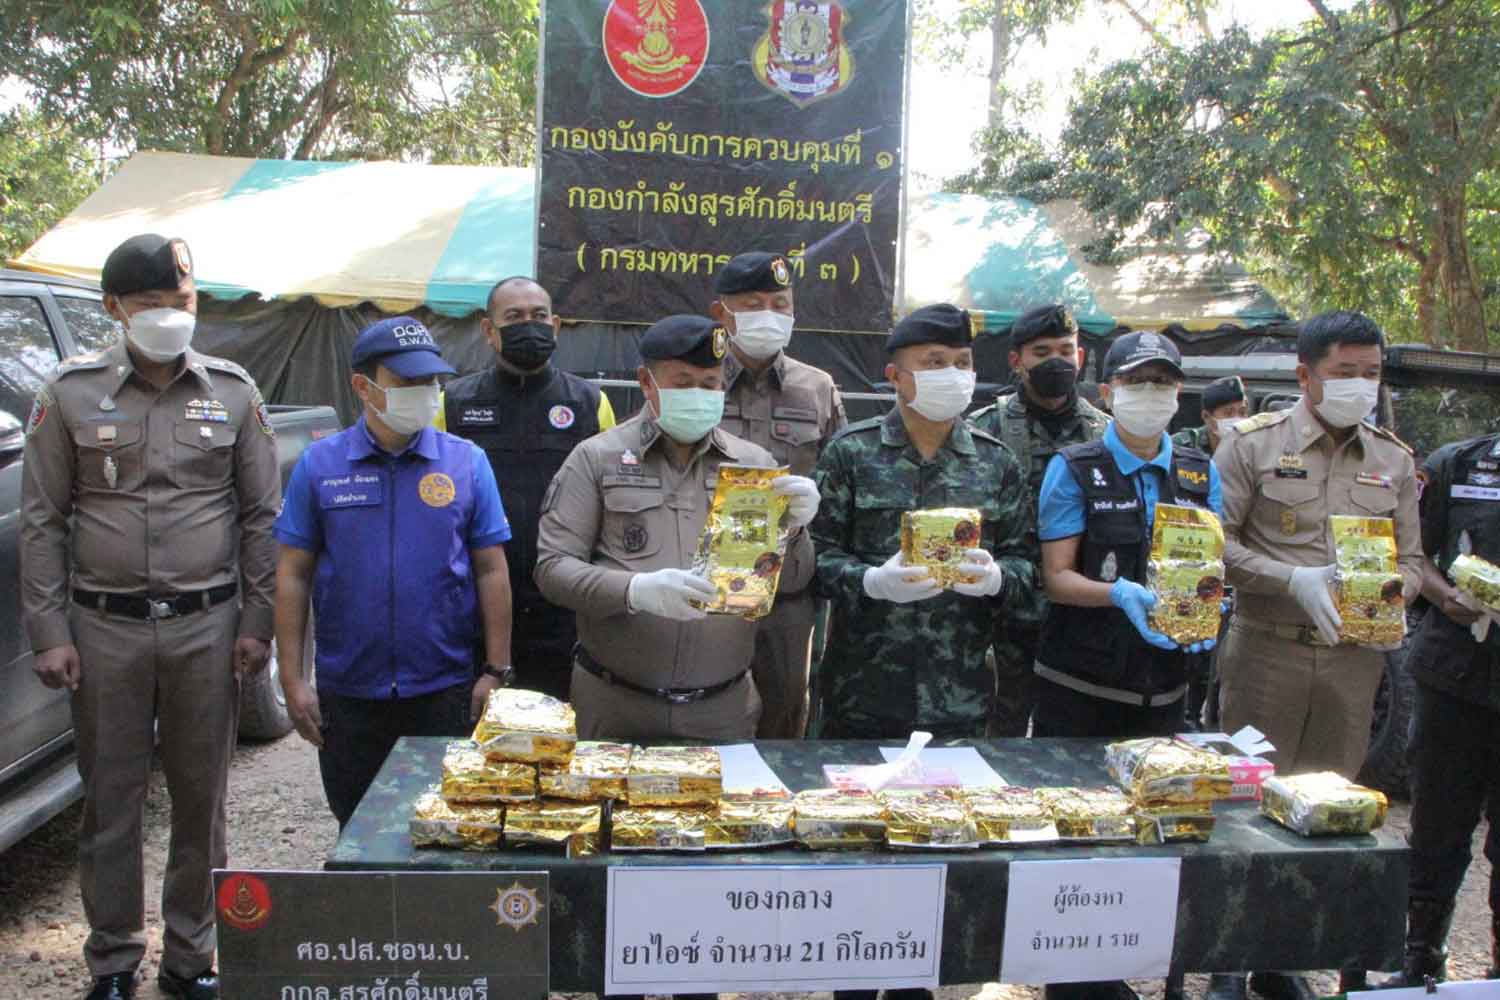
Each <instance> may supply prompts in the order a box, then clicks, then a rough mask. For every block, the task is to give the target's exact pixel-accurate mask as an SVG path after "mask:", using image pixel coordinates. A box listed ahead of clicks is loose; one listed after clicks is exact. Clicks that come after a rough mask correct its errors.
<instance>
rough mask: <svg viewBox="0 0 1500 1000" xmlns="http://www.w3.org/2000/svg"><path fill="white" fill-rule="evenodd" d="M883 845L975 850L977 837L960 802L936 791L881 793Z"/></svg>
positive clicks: (913, 789)
mask: <svg viewBox="0 0 1500 1000" xmlns="http://www.w3.org/2000/svg"><path fill="white" fill-rule="evenodd" d="M876 798H877V799H878V800H879V801H880V804H881V805H882V806H884V807H885V842H886V843H887V844H889V845H890V846H891V847H906V848H932V847H936V848H955V847H978V846H979V834H978V832H977V831H976V830H975V829H974V821H973V820H972V819H971V818H970V817H969V810H968V808H967V807H966V806H965V805H964V803H963V801H962V800H961V799H957V798H955V797H953V796H952V795H949V794H948V793H947V792H945V791H941V790H939V789H935V788H909V789H896V790H892V791H886V792H881V793H880V794H879V795H878V796H876Z"/></svg>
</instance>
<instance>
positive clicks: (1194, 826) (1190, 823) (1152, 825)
mask: <svg viewBox="0 0 1500 1000" xmlns="http://www.w3.org/2000/svg"><path fill="white" fill-rule="evenodd" d="M1213 832H1214V807H1213V806H1211V805H1209V804H1208V803H1206V802H1204V803H1200V804H1197V805H1185V804H1180V803H1179V804H1174V805H1166V806H1140V807H1137V808H1136V811H1135V839H1136V843H1138V844H1176V843H1199V844H1203V843H1207V842H1208V838H1209V837H1210V836H1212V835H1213Z"/></svg>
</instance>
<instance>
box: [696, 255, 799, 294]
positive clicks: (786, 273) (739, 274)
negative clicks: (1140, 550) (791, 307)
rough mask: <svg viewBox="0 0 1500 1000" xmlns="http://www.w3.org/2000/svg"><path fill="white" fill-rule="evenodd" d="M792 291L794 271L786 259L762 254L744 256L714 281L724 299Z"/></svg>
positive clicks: (732, 262) (730, 264)
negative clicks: (741, 294) (747, 293)
mask: <svg viewBox="0 0 1500 1000" xmlns="http://www.w3.org/2000/svg"><path fill="white" fill-rule="evenodd" d="M791 287H792V271H791V268H789V267H787V264H786V258H785V257H782V256H781V255H780V254H774V253H765V252H763V251H759V250H756V251H753V252H751V253H742V254H740V255H739V256H737V257H735V258H734V259H733V260H731V261H730V262H729V263H728V264H725V265H724V268H723V270H721V271H720V272H719V273H718V274H717V275H716V276H715V277H714V291H715V292H717V293H718V294H720V295H736V294H738V293H740V292H779V291H782V290H783V289H787V288H791Z"/></svg>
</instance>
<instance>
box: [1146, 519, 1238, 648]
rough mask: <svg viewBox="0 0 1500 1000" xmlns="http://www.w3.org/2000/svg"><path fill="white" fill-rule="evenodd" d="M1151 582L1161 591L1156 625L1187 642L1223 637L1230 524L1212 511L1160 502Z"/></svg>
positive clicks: (1150, 565)
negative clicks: (1221, 608) (1227, 526)
mask: <svg viewBox="0 0 1500 1000" xmlns="http://www.w3.org/2000/svg"><path fill="white" fill-rule="evenodd" d="M1146 586H1147V587H1149V588H1150V589H1151V592H1152V593H1153V594H1155V595H1156V607H1154V608H1152V609H1151V627H1152V628H1154V629H1155V630H1156V631H1158V632H1160V633H1161V634H1162V635H1165V636H1166V637H1167V638H1168V639H1171V640H1172V641H1173V642H1175V643H1177V644H1178V645H1181V646H1186V645H1189V644H1191V643H1195V642H1203V641H1204V640H1207V639H1216V638H1218V635H1219V621H1220V618H1221V615H1220V611H1219V602H1220V601H1222V600H1223V599H1224V528H1223V526H1222V525H1220V524H1219V519H1218V518H1217V517H1215V516H1214V515H1213V513H1212V512H1211V511H1207V510H1200V509H1199V508H1197V507H1179V506H1177V505H1175V504H1168V503H1159V504H1157V505H1156V519H1155V520H1154V521H1152V523H1151V554H1150V557H1149V560H1148V562H1147V563H1146Z"/></svg>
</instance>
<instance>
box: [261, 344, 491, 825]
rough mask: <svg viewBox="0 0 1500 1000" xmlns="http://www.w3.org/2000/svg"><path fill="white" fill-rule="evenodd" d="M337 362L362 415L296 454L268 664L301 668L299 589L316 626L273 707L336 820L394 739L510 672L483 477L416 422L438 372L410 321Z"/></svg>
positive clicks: (470, 451) (476, 452) (434, 404)
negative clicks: (315, 771)
mask: <svg viewBox="0 0 1500 1000" xmlns="http://www.w3.org/2000/svg"><path fill="white" fill-rule="evenodd" d="M352 364H353V368H354V374H353V376H352V377H351V381H352V384H353V387H354V392H355V395H357V396H358V397H359V399H360V402H361V403H362V404H363V405H364V414H363V416H361V417H360V419H359V420H358V421H357V422H356V423H355V424H354V426H353V427H350V428H349V429H348V430H345V431H343V432H341V433H339V434H336V435H334V436H333V437H330V438H325V439H323V440H322V441H318V442H316V443H314V444H313V445H312V446H311V447H309V448H308V449H307V451H305V452H303V454H302V457H301V459H300V460H298V462H297V467H296V469H295V470H293V472H292V478H291V481H290V482H288V483H287V489H286V502H285V506H284V507H283V509H282V512H281V516H280V517H278V518H277V519H276V538H277V540H278V541H279V542H280V543H281V553H280V561H279V563H278V565H277V570H276V640H277V643H278V644H279V646H280V648H281V655H282V662H284V663H288V664H301V663H302V637H303V634H304V632H305V630H306V627H307V605H308V596H309V594H311V596H312V604H313V611H314V614H315V620H316V623H317V643H316V651H315V656H316V660H317V679H318V686H317V690H316V691H314V690H313V689H312V687H311V686H310V685H309V684H308V683H307V680H306V678H304V677H303V676H302V675H301V670H300V669H299V668H298V667H293V668H292V669H291V670H290V671H289V672H288V673H286V674H284V675H283V676H282V679H281V680H282V686H283V688H284V689H285V691H286V700H287V710H288V712H289V713H290V714H291V717H292V721H293V722H294V723H295V724H296V726H297V732H298V733H299V734H301V736H302V738H303V739H305V740H307V741H308V742H309V743H312V744H313V745H314V746H316V747H317V748H318V765H319V768H320V769H321V771H322V774H323V791H324V793H325V794H326V795H327V797H328V806H329V808H330V809H331V810H332V811H333V814H334V816H336V817H337V818H338V821H339V826H340V827H341V828H342V827H343V826H344V824H345V823H347V822H348V821H349V817H350V815H351V814H352V813H353V812H354V807H355V806H356V805H358V804H359V800H360V798H361V797H363V795H364V793H365V790H366V789H367V788H368V787H369V785H370V782H371V781H372V780H373V779H374V777H375V773H376V771H378V770H379V769H380V765H381V763H382V762H383V761H384V760H385V757H386V754H388V753H389V752H390V749H391V747H392V746H393V745H394V744H395V742H396V740H397V739H399V738H400V737H402V736H457V735H461V734H462V733H464V732H465V731H467V729H468V726H469V723H470V722H471V721H472V720H473V719H475V718H477V717H478V715H479V713H480V711H481V710H482V709H483V707H484V700H485V698H486V697H488V695H489V692H490V691H491V690H493V689H494V688H495V687H497V686H500V685H503V684H504V683H506V680H507V678H508V677H509V674H510V670H511V666H510V575H509V571H508V570H507V568H506V563H505V548H504V545H503V543H504V542H505V541H506V540H507V539H508V538H510V525H509V523H508V522H507V521H506V518H505V510H504V508H503V507H502V506H501V503H500V491H499V489H498V488H497V487H496V485H495V474H494V472H493V471H492V470H491V469H490V463H489V460H488V459H487V458H486V457H485V454H484V452H483V451H481V450H480V449H479V447H478V446H477V445H475V444H473V443H471V442H469V441H465V440H464V439H462V438H459V437H455V436H453V435H451V434H447V433H445V432H443V431H439V430H436V429H435V428H433V427H431V426H430V425H431V423H432V419H433V417H434V416H436V415H437V409H438V399H439V388H438V377H439V376H440V375H452V374H453V369H452V368H450V367H449V366H448V364H447V362H445V361H443V359H442V355H441V354H439V353H438V348H437V344H436V343H434V342H433V339H432V334H431V333H429V332H428V330H427V328H426V327H425V326H423V325H422V324H421V323H419V322H418V321H416V320H414V319H412V318H411V317H409V316H397V317H395V318H393V319H386V320H381V321H380V322H378V323H375V324H374V325H372V326H370V327H368V328H367V329H366V330H365V331H364V332H363V333H361V334H360V335H359V339H358V340H357V341H355V344H354V355H353V358H352ZM481 629H482V632H483V641H484V651H485V662H484V665H483V668H482V671H483V672H482V674H481V675H480V677H479V679H478V681H477V682H476V681H475V679H474V676H475V673H476V670H475V663H474V651H475V648H476V644H477V641H478V640H479V638H480V632H481Z"/></svg>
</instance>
